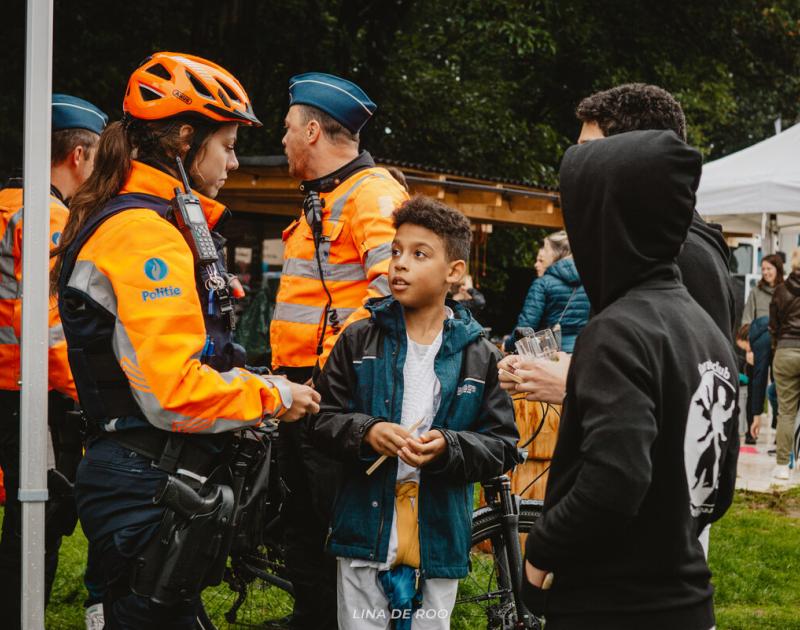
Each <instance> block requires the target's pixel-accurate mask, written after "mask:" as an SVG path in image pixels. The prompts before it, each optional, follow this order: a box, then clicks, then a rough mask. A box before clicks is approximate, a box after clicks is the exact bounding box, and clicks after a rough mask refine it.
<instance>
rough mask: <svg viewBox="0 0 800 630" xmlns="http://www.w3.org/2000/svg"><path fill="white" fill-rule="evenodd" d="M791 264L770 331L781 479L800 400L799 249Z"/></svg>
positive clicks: (772, 306)
mask: <svg viewBox="0 0 800 630" xmlns="http://www.w3.org/2000/svg"><path fill="white" fill-rule="evenodd" d="M791 265H792V272H791V273H790V274H789V277H788V278H787V279H786V281H785V282H781V283H777V285H776V286H775V289H774V293H773V296H772V301H771V302H770V306H769V332H770V335H771V336H772V343H773V346H774V348H775V352H774V359H773V361H772V371H773V374H774V376H775V388H776V389H777V392H778V432H777V435H776V440H777V443H776V446H777V451H776V454H775V464H776V466H775V470H774V472H773V476H774V477H775V478H776V479H781V480H786V479H789V460H790V456H791V454H792V451H793V449H794V442H795V440H794V434H795V418H796V417H797V407H798V403H800V249H795V250H794V251H793V252H792V258H791ZM754 321H755V320H754ZM756 361H758V360H757V359H756ZM762 404H763V403H762ZM795 465H796V464H795Z"/></svg>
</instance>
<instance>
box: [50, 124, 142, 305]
mask: <svg viewBox="0 0 800 630" xmlns="http://www.w3.org/2000/svg"><path fill="white" fill-rule="evenodd" d="M132 151H133V148H132V147H131V145H130V142H129V141H128V136H127V134H126V133H125V127H124V126H123V124H122V123H121V122H113V123H111V124H110V125H109V126H108V127H106V128H105V130H104V131H103V134H102V135H101V136H100V141H99V142H98V144H97V155H96V156H95V159H94V170H93V171H92V174H91V175H89V178H88V179H87V180H86V181H85V182H84V183H83V185H82V186H81V187H80V188H79V189H78V191H77V192H76V193H75V196H74V197H73V198H72V200H71V202H70V204H69V218H68V219H67V224H66V226H64V231H63V232H62V234H61V240H60V241H59V243H58V247H56V248H55V249H54V250H53V252H52V254H51V255H52V256H57V258H56V264H55V266H54V267H53V270H52V271H51V272H50V292H51V293H52V294H53V295H55V293H56V291H57V289H58V276H59V274H60V273H61V265H62V263H63V258H64V252H65V251H66V250H67V248H68V247H69V246H70V244H71V243H72V241H74V240H75V237H76V236H78V233H79V232H80V231H81V228H82V227H83V226H84V224H85V223H86V221H88V220H89V219H90V218H91V216H92V215H93V214H94V213H95V212H97V211H98V210H100V209H102V208H103V206H104V205H105V204H106V202H108V200H109V199H111V198H112V197H114V196H115V195H116V194H117V193H119V191H120V190H121V189H122V186H123V185H124V184H125V181H126V180H127V178H128V172H129V171H130V169H131V153H132Z"/></svg>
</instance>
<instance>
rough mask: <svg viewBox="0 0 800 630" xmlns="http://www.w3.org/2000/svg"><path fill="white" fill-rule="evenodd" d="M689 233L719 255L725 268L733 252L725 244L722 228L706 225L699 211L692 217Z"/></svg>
mask: <svg viewBox="0 0 800 630" xmlns="http://www.w3.org/2000/svg"><path fill="white" fill-rule="evenodd" d="M689 231H690V232H692V233H693V234H696V235H697V236H698V238H701V239H703V241H704V242H706V243H707V244H708V245H709V246H710V247H711V248H712V249H713V250H714V251H715V252H716V253H717V254H719V256H720V258H722V261H723V262H724V263H725V266H726V267H727V266H728V262H729V260H730V257H731V250H730V248H729V247H728V244H727V243H726V242H725V236H724V235H723V234H722V227H721V226H720V225H719V224H718V223H706V222H705V221H704V220H703V217H701V216H700V215H699V214H698V213H697V210H695V211H694V215H693V216H692V225H691V227H689Z"/></svg>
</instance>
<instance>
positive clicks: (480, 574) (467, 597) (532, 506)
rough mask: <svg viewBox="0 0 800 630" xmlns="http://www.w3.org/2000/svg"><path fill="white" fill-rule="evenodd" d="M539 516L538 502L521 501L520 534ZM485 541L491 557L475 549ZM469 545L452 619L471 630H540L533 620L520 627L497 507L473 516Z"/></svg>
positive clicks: (540, 505)
mask: <svg viewBox="0 0 800 630" xmlns="http://www.w3.org/2000/svg"><path fill="white" fill-rule="evenodd" d="M541 513H542V504H541V502H539V501H523V502H522V503H521V505H520V513H519V527H518V530H519V532H520V534H526V533H527V532H528V530H530V528H531V526H532V525H533V524H534V523H535V522H536V519H538V518H539V516H540V515H541ZM486 541H488V542H490V543H491V546H492V553H491V554H489V553H485V552H483V551H481V550H479V549H478V548H477V547H476V545H478V544H479V543H482V542H486ZM472 545H473V546H472V550H471V551H470V572H469V575H467V577H465V578H464V579H463V580H462V581H461V583H460V584H459V588H458V597H457V599H456V610H455V611H454V617H457V618H458V619H459V621H461V620H463V623H464V628H470V629H472V628H482V627H485V628H486V629H487V630H512V629H513V630H516V629H517V628H528V629H533V628H539V627H540V626H539V624H538V622H536V621H535V620H532V621H531V622H530V623H528V624H527V625H519V622H518V619H517V610H516V605H515V603H514V595H513V592H512V589H511V583H510V579H509V568H508V559H507V555H506V550H505V537H504V535H503V523H502V516H501V513H500V511H499V510H498V509H497V508H496V507H483V508H480V509H478V510H476V511H475V512H474V513H473V517H472ZM454 621H455V619H454ZM484 624H485V625H484Z"/></svg>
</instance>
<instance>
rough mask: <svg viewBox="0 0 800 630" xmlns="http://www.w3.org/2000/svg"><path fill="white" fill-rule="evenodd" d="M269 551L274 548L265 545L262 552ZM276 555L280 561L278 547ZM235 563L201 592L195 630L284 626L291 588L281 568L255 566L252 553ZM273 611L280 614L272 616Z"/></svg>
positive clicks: (257, 562)
mask: <svg viewBox="0 0 800 630" xmlns="http://www.w3.org/2000/svg"><path fill="white" fill-rule="evenodd" d="M271 551H275V550H273V549H271V548H265V553H266V554H269V553H270V552H271ZM277 556H278V557H279V558H280V560H282V550H280V551H277ZM263 559H264V560H267V556H266V555H265V556H264V558H263ZM235 564H236V566H237V567H238V568H237V569H236V570H234V569H233V566H232V564H231V565H229V566H228V568H227V569H226V574H225V578H224V579H223V581H222V583H221V584H220V585H219V586H217V587H214V588H212V589H206V590H205V591H204V593H203V597H202V600H203V601H202V606H200V608H199V609H198V613H197V623H196V626H195V627H196V628H197V630H218V629H219V628H285V627H286V624H287V620H288V616H289V615H290V614H291V611H292V602H293V596H292V593H293V589H292V585H291V582H289V581H288V579H286V576H285V573H284V569H283V567H282V566H280V567H274V566H273V567H268V566H258V565H259V561H258V559H257V558H254V557H252V556H251V557H250V558H249V559H245V558H244V557H240V558H239V559H238V561H237V562H236V563H235ZM239 588H244V592H240V591H239V590H237V589H239ZM265 598H268V599H269V601H268V602H267V601H265ZM276 613H277V614H278V615H283V617H278V618H275V617H274V616H273V615H275V614H276Z"/></svg>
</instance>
